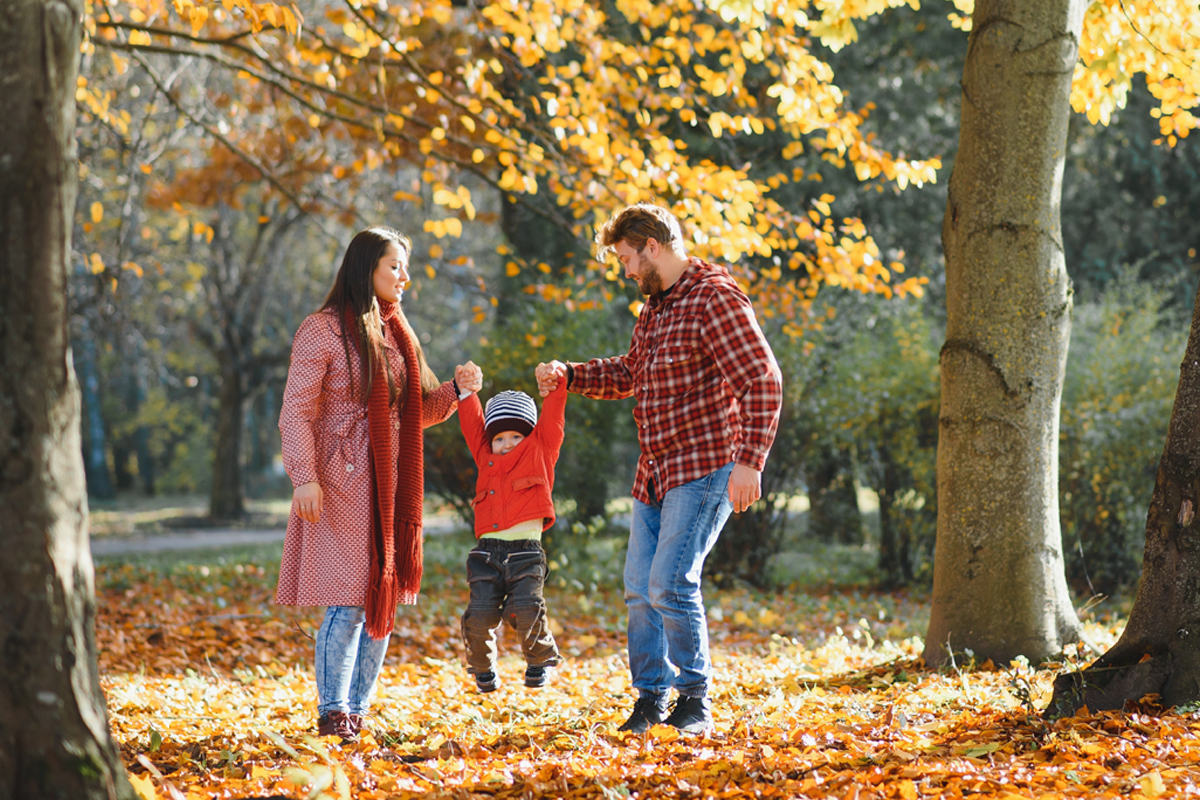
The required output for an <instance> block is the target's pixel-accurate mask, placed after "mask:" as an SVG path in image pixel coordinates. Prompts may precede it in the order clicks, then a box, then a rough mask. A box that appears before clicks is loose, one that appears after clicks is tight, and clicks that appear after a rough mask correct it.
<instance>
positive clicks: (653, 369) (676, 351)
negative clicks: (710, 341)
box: [650, 345, 700, 396]
mask: <svg viewBox="0 0 1200 800" xmlns="http://www.w3.org/2000/svg"><path fill="white" fill-rule="evenodd" d="M699 356H700V354H699V352H698V351H696V350H695V349H693V348H692V347H691V346H690V345H663V346H661V347H659V348H658V351H657V352H656V353H655V354H654V360H653V361H651V363H650V382H651V383H652V384H653V386H654V390H655V392H656V393H658V394H662V395H668V396H674V395H678V394H683V393H684V392H686V391H687V390H688V389H690V388H691V386H692V384H693V383H695V381H696V365H697V362H698V360H699Z"/></svg>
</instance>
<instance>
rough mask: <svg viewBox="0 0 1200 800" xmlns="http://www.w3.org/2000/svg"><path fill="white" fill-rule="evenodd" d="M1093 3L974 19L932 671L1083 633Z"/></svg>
mask: <svg viewBox="0 0 1200 800" xmlns="http://www.w3.org/2000/svg"><path fill="white" fill-rule="evenodd" d="M1084 6H1085V4H1084V3H1083V2H1082V0H1058V1H1057V2H1024V3H1017V2H980V3H978V4H976V6H975V10H974V16H973V19H972V31H971V35H970V39H969V42H968V45H967V60H966V66H965V67H964V69H963V105H962V117H961V123H960V124H961V133H960V135H959V147H958V154H957V156H956V160H955V167H954V173H953V175H952V176H951V178H950V189H949V201H948V203H947V207H946V216H945V221H944V223H943V226H942V242H943V247H944V248H945V252H946V303H947V312H948V313H947V321H946V343H945V344H944V345H943V347H942V354H941V372H942V385H941V406H940V435H939V440H938V470H937V472H938V478H937V479H938V531H937V552H936V557H935V561H934V577H933V599H932V610H931V614H930V621H929V631H928V634H927V635H926V639H925V659H926V661H927V662H929V663H931V664H937V663H941V662H942V661H944V660H945V659H947V658H948V657H949V655H950V653H951V650H952V649H970V650H972V651H974V653H975V654H976V656H977V657H978V658H980V659H989V658H990V659H992V660H994V661H996V662H997V663H1008V661H1009V660H1011V659H1012V658H1014V657H1015V656H1017V655H1021V654H1023V655H1025V656H1028V657H1029V658H1031V659H1035V660H1040V659H1044V658H1047V657H1049V656H1051V655H1053V654H1055V653H1058V652H1060V651H1061V649H1062V647H1063V645H1064V644H1066V643H1067V642H1069V641H1073V640H1074V639H1075V638H1076V636H1077V635H1078V631H1079V624H1078V620H1077V619H1076V616H1075V610H1074V608H1073V607H1072V605H1071V600H1070V596H1069V594H1068V592H1067V584H1066V579H1065V574H1064V568H1063V555H1062V537H1061V533H1060V530H1059V515H1058V480H1057V475H1058V414H1059V402H1060V399H1061V393H1062V379H1063V370H1064V365H1065V363H1066V355H1067V343H1068V341H1069V336H1070V315H1071V295H1070V285H1069V279H1068V278H1067V273H1066V264H1065V261H1064V258H1063V252H1062V235H1061V231H1060V228H1059V208H1058V207H1059V201H1060V192H1061V186H1062V177H1061V176H1062V169H1063V160H1064V150H1065V144H1066V136H1067V118H1068V114H1069V108H1068V104H1067V99H1068V96H1069V93H1070V91H1071V78H1072V74H1073V72H1074V66H1075V62H1076V58H1077V53H1078V48H1079V35H1080V29H1081V26H1082V23H1083V12H1084ZM1034 98H1036V100H1035V99H1034Z"/></svg>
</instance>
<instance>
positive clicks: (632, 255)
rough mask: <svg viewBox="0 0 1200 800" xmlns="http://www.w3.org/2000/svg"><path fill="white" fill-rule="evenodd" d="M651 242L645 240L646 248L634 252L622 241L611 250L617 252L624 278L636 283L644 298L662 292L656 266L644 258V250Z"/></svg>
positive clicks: (650, 240) (660, 277)
mask: <svg viewBox="0 0 1200 800" xmlns="http://www.w3.org/2000/svg"><path fill="white" fill-rule="evenodd" d="M653 241H654V240H653V239H647V240H646V247H642V249H641V250H634V249H633V248H632V247H630V246H629V245H628V244H627V243H626V242H625V240H624V239H622V240H621V241H619V242H617V244H616V247H614V248H613V249H614V250H616V252H617V258H619V259H620V260H621V264H622V265H623V266H624V267H625V277H626V278H629V279H630V280H633V281H634V282H636V283H637V285H638V289H640V290H641V292H642V294H644V295H646V297H651V296H652V295H656V294H659V293H660V292H662V290H663V284H662V276H661V275H659V274H658V264H656V263H655V262H654V261H653V260H651V259H650V258H648V257H647V256H646V249H647V247H648V246H649V245H650V243H651V242H653Z"/></svg>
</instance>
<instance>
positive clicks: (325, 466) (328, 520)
mask: <svg viewBox="0 0 1200 800" xmlns="http://www.w3.org/2000/svg"><path fill="white" fill-rule="evenodd" d="M385 327H387V326H385ZM386 344H387V348H388V363H389V364H390V365H391V369H392V375H393V376H394V378H395V381H396V384H397V385H399V386H404V385H405V384H404V381H405V363H404V358H403V356H401V355H400V350H399V348H398V347H397V344H396V341H395V339H394V338H393V337H392V332H391V330H390V328H389V329H387V330H386ZM350 355H351V358H350V362H351V364H350V365H347V363H346V352H345V348H344V347H343V345H342V336H341V329H340V326H339V324H338V319H337V315H336V314H335V313H333V312H331V311H324V312H319V313H317V314H313V315H311V316H309V317H308V318H307V319H305V320H304V322H303V323H301V325H300V329H299V330H298V331H296V338H295V339H294V340H293V342H292V362H291V366H290V367H289V368H288V377H287V387H286V388H285V389H284V392H283V410H282V411H281V412H280V414H279V432H280V434H281V436H282V439H283V465H284V468H285V469H287V473H288V477H289V478H291V480H292V485H293V486H300V485H302V484H305V483H309V482H311V481H317V482H318V483H319V484H320V486H321V489H322V491H323V492H324V495H325V497H324V506H325V507H324V510H323V511H322V513H321V518H320V520H319V521H318V522H316V523H311V522H306V521H305V520H303V519H301V518H300V517H299V515H297V514H296V512H295V509H293V510H292V515H291V517H290V518H289V519H288V527H287V537H286V539H285V540H284V545H283V561H282V563H281V564H280V565H279V588H278V590H277V592H276V594H275V602H276V603H278V604H280V605H288V606H332V605H336V606H361V605H364V604H365V603H366V600H367V577H368V571H369V568H370V533H371V503H372V502H373V498H372V495H371V474H370V469H371V465H370V461H369V455H368V445H369V440H370V429H369V426H368V424H367V407H366V406H365V405H364V404H363V403H362V402H361V401H360V400H359V397H358V395H357V393H352V390H351V386H352V384H351V382H350V379H351V374H352V373H351V370H353V377H354V383H353V387H354V388H358V387H361V386H362V378H361V377H360V370H359V366H358V358H357V355H356V354H355V352H354V349H353V346H351V350H350ZM457 406H458V400H457V398H456V397H455V394H454V386H453V384H452V383H450V382H446V383H443V384H442V385H441V386H440V387H438V388H437V389H435V390H434V391H433V392H431V393H430V394H429V396H428V397H427V398H425V404H424V427H426V428H427V427H429V426H430V425H434V424H436V423H438V422H441V421H443V420H445V419H447V418H448V417H449V416H450V415H451V414H452V413H454V409H455V408H457ZM399 431H400V406H399V404H397V405H396V406H394V407H393V408H392V452H398V451H399V447H400V433H399ZM387 491H390V492H392V493H393V494H394V493H395V491H396V487H395V485H394V484H393V485H392V486H391V487H388V489H387Z"/></svg>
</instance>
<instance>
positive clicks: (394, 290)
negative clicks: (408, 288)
mask: <svg viewBox="0 0 1200 800" xmlns="http://www.w3.org/2000/svg"><path fill="white" fill-rule="evenodd" d="M373 280H374V284H375V296H376V297H378V298H379V299H380V300H386V301H387V302H389V303H399V302H400V296H401V295H403V294H404V285H405V284H406V283H408V254H407V253H405V252H404V251H403V250H401V249H400V246H399V245H398V244H396V243H395V242H392V243H390V244H389V245H388V246H387V250H385V251H384V252H383V257H382V258H380V259H379V263H378V264H376V265H375V273H374V276H373Z"/></svg>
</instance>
